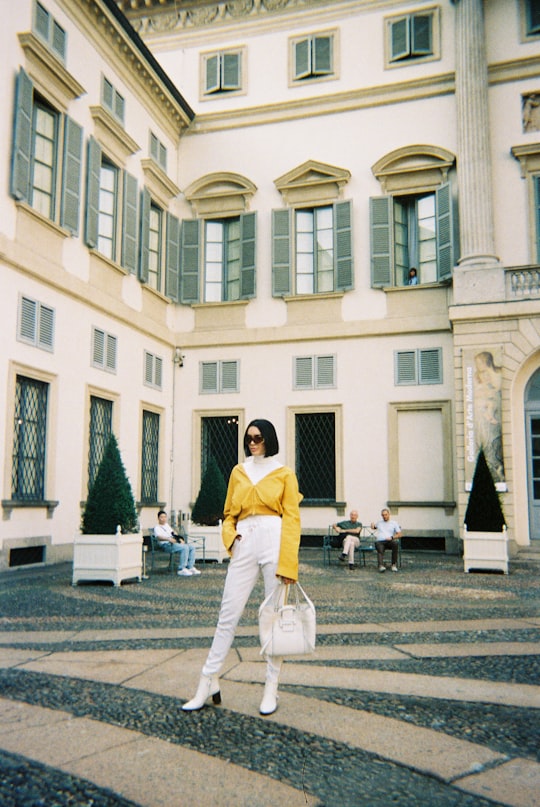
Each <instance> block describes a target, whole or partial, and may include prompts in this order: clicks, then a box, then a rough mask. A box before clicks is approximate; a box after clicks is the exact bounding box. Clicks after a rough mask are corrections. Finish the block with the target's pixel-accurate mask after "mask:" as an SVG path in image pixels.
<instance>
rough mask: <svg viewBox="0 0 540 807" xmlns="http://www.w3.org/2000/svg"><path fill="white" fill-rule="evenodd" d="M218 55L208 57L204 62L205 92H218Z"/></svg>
mask: <svg viewBox="0 0 540 807" xmlns="http://www.w3.org/2000/svg"><path fill="white" fill-rule="evenodd" d="M219 67H220V58H219V55H218V54H216V55H215V56H209V57H208V58H207V60H206V92H216V90H219V87H220V84H219V72H220V71H219Z"/></svg>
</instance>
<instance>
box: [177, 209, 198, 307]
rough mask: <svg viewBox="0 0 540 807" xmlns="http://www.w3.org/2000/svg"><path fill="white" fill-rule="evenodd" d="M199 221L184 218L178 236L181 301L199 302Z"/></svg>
mask: <svg viewBox="0 0 540 807" xmlns="http://www.w3.org/2000/svg"><path fill="white" fill-rule="evenodd" d="M200 237H201V222H200V220H199V219H185V220H184V221H183V222H182V230H181V237H180V300H181V302H182V303H188V304H189V303H198V302H199V263H200V257H199V256H200Z"/></svg>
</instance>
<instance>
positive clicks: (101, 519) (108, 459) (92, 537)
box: [72, 434, 142, 586]
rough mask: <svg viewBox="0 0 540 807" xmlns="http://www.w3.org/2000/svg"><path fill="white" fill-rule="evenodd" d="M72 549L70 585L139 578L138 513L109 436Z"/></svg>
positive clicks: (115, 442) (116, 445) (114, 443)
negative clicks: (78, 533)
mask: <svg viewBox="0 0 540 807" xmlns="http://www.w3.org/2000/svg"><path fill="white" fill-rule="evenodd" d="M81 533H82V534H81V535H80V536H77V537H76V538H75V544H74V548H73V581H72V582H73V585H76V583H78V582H79V581H80V580H111V581H112V582H113V583H114V585H117V586H118V585H120V583H121V582H122V580H127V579H128V578H138V579H139V580H140V579H141V574H142V536H141V533H140V531H139V524H138V516H137V510H136V507H135V500H134V498H133V493H132V490H131V485H130V483H129V479H128V477H127V474H126V470H125V468H124V465H123V463H122V458H121V457H120V451H119V450H118V443H117V441H116V437H115V436H114V435H113V434H111V436H110V438H109V440H108V443H107V445H106V447H105V452H104V454H103V459H102V461H101V464H100V466H99V468H98V472H97V474H96V478H95V480H94V483H93V484H92V486H91V488H90V490H89V492H88V499H87V501H86V506H85V508H84V512H83V516H82V524H81Z"/></svg>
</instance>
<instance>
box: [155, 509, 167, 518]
mask: <svg viewBox="0 0 540 807" xmlns="http://www.w3.org/2000/svg"><path fill="white" fill-rule="evenodd" d="M161 514H163V515H164V516H166V515H167V513H166V512H165V510H158V514H157V517H158V518H159V517H160V515H161Z"/></svg>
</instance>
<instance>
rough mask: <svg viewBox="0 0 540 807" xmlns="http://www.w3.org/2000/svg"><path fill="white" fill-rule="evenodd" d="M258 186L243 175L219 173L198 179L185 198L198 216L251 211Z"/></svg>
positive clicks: (226, 172) (185, 193)
mask: <svg viewBox="0 0 540 807" xmlns="http://www.w3.org/2000/svg"><path fill="white" fill-rule="evenodd" d="M256 190H257V186H256V185H254V184H253V182H251V180H249V179H247V178H246V177H244V176H242V175H241V174H235V173H230V172H228V171H219V172H216V173H213V174H206V176H204V177H201V178H200V179H196V180H195V182H192V183H191V185H190V186H189V187H188V188H186V189H185V191H184V196H185V197H186V199H187V200H188V202H190V204H191V205H192V207H193V210H194V213H195V215H196V216H200V215H205V214H206V215H209V214H222V213H228V214H229V215H232V214H240V213H245V212H246V211H247V210H249V201H250V199H251V197H252V196H253V194H254V193H255V191H256Z"/></svg>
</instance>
